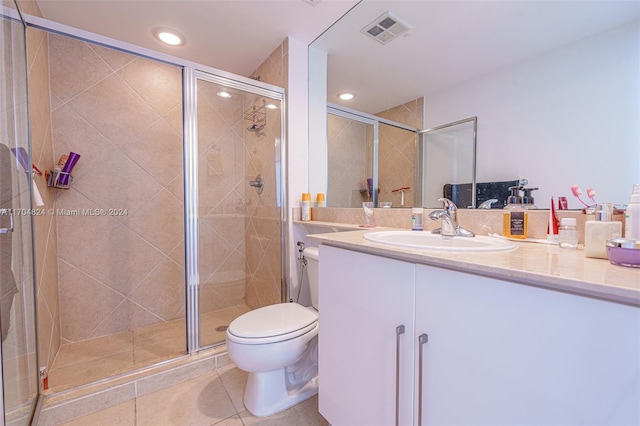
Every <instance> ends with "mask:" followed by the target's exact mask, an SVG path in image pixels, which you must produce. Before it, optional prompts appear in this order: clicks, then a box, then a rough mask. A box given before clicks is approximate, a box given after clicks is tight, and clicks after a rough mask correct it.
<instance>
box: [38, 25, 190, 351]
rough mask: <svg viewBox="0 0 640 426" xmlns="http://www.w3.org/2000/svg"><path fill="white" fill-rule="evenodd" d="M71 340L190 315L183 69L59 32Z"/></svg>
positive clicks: (63, 281)
mask: <svg viewBox="0 0 640 426" xmlns="http://www.w3.org/2000/svg"><path fill="white" fill-rule="evenodd" d="M49 63H50V74H51V105H52V123H53V142H54V147H55V149H54V157H55V158H57V157H59V156H60V155H62V154H68V153H69V152H70V151H73V152H76V153H78V154H80V155H81V158H80V161H79V162H78V164H77V166H76V167H75V169H74V171H73V177H74V178H73V182H72V185H71V189H70V190H61V189H57V190H56V191H57V192H56V196H57V200H56V203H57V209H58V212H59V213H58V215H57V226H58V269H59V286H60V290H59V292H60V320H61V338H62V343H67V342H75V341H80V340H85V339H88V338H93V337H98V336H101V335H105V334H111V333H117V332H120V331H125V330H131V329H135V328H139V327H143V326H147V325H151V324H155V323H159V322H163V321H170V320H173V319H177V318H181V317H184V306H185V304H184V297H185V296H184V240H183V233H184V232H183V226H184V225H183V223H184V221H183V201H182V200H183V178H182V176H183V173H182V135H181V134H182V96H181V84H182V77H181V70H180V68H178V67H174V66H171V65H167V64H162V63H159V62H155V61H152V60H149V59H145V58H140V57H136V56H133V55H130V54H126V53H123V52H120V51H116V50H112V49H108V48H105V47H101V46H97V45H93V44H89V43H85V42H82V41H78V40H74V39H71V38H68V37H63V36H59V35H54V34H50V35H49Z"/></svg>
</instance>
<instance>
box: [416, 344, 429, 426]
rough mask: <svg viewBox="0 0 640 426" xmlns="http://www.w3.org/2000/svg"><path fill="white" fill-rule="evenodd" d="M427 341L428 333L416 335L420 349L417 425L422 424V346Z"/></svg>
mask: <svg viewBox="0 0 640 426" xmlns="http://www.w3.org/2000/svg"><path fill="white" fill-rule="evenodd" d="M428 341H429V335H427V334H426V333H423V334H421V335H420V336H418V343H419V344H420V351H419V355H418V426H421V425H422V369H423V362H422V357H423V348H424V344H425V343H427V342H428Z"/></svg>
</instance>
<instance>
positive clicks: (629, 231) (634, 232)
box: [624, 183, 640, 240]
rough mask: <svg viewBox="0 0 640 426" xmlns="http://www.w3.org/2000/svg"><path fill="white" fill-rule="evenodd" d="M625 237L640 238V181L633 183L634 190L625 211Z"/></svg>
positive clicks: (630, 238)
mask: <svg viewBox="0 0 640 426" xmlns="http://www.w3.org/2000/svg"><path fill="white" fill-rule="evenodd" d="M624 237H625V238H627V239H629V240H640V183H636V184H635V185H633V192H632V193H631V198H630V199H629V204H628V205H627V210H626V211H625V213H624Z"/></svg>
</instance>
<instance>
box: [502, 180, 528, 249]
mask: <svg viewBox="0 0 640 426" xmlns="http://www.w3.org/2000/svg"><path fill="white" fill-rule="evenodd" d="M520 190H522V187H520V186H512V187H510V188H509V191H511V195H510V196H509V197H508V198H507V205H506V206H505V208H504V213H503V215H502V235H504V236H505V237H507V238H516V239H520V240H525V239H526V238H527V227H528V225H529V223H528V222H529V215H528V213H527V207H526V206H525V205H524V204H523V203H522V201H523V200H522V197H521V196H520Z"/></svg>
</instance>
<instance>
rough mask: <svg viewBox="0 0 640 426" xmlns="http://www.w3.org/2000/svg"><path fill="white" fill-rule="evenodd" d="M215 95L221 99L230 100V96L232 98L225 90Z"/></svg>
mask: <svg viewBox="0 0 640 426" xmlns="http://www.w3.org/2000/svg"><path fill="white" fill-rule="evenodd" d="M216 95H218V96H220V97H221V98H230V97H231V96H233V95H232V94H231V93H229V92H227V91H226V90H221V91H219V92H218V93H216Z"/></svg>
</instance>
